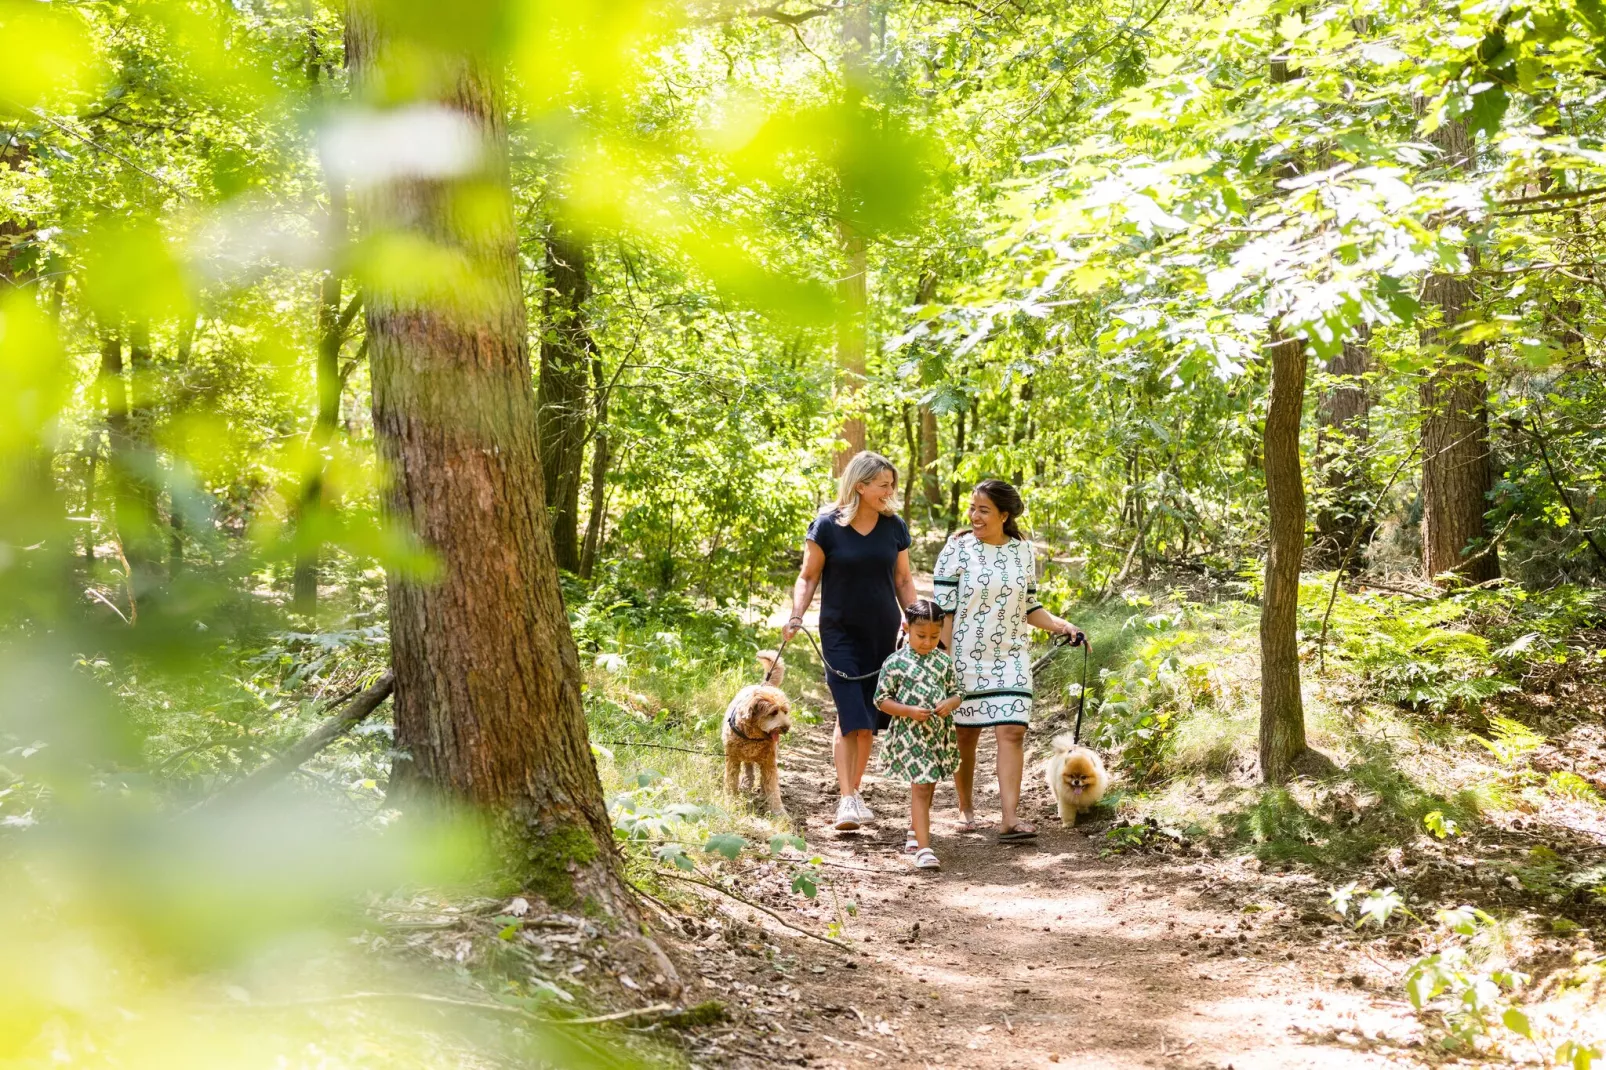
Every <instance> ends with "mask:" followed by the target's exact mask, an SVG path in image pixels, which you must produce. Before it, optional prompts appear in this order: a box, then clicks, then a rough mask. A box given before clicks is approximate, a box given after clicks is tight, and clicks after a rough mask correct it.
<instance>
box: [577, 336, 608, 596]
mask: <svg viewBox="0 0 1606 1070" xmlns="http://www.w3.org/2000/svg"><path fill="white" fill-rule="evenodd" d="M591 397H592V399H593V401H592V407H593V409H594V410H595V416H594V417H593V419H594V420H595V421H596V423H595V424H594V430H593V432H592V435H591V509H590V514H589V515H588V516H587V517H586V535H585V540H584V541H583V542H582V543H581V545H580V577H581V578H582V579H587V580H589V579H590V578H591V577H592V576H593V575H595V574H596V570H597V554H598V553H599V552H600V551H601V548H602V525H603V522H604V521H605V520H606V519H607V516H608V465H609V464H611V463H612V461H613V443H612V441H611V440H610V439H609V437H608V383H607V381H606V377H605V376H604V375H603V369H602V357H601V356H599V355H598V354H597V352H596V350H595V349H593V350H592V353H591Z"/></svg>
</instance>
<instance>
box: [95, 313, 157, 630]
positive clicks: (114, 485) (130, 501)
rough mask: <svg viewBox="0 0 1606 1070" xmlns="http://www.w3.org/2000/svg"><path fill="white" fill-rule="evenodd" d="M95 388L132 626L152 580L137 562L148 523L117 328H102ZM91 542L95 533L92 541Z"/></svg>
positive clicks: (121, 342)
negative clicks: (137, 479) (103, 420)
mask: <svg viewBox="0 0 1606 1070" xmlns="http://www.w3.org/2000/svg"><path fill="white" fill-rule="evenodd" d="M96 386H97V388H98V390H99V392H100V397H101V401H102V404H103V405H104V411H105V413H106V461H107V465H106V467H107V470H108V472H109V474H110V477H111V492H112V493H111V498H112V507H111V518H110V519H111V528H112V532H113V538H114V539H115V540H116V541H117V544H118V546H119V548H120V551H119V552H120V555H121V556H122V558H123V560H124V562H125V564H126V566H127V568H128V572H127V576H126V584H127V588H128V609H129V613H128V619H129V620H130V621H131V622H132V621H137V620H138V619H139V604H140V601H141V599H142V596H143V588H144V585H145V584H146V582H147V578H148V577H147V573H146V571H145V568H144V567H142V565H136V560H137V559H138V557H139V550H140V548H141V546H142V530H143V529H144V528H145V527H147V526H148V524H149V520H148V518H147V517H146V515H145V514H144V512H143V510H142V508H141V495H140V494H139V492H138V488H137V486H136V484H135V472H136V469H137V467H138V464H137V461H136V458H135V452H136V451H135V448H134V437H133V434H132V432H131V430H130V420H129V402H128V379H127V376H126V375H125V367H124V361H123V340H122V337H121V335H120V334H119V333H118V332H117V330H116V329H115V328H111V327H107V326H105V325H102V327H101V333H100V370H99V373H98V374H97V376H96ZM91 477H93V470H91ZM93 538H94V536H93V535H91V536H90V539H91V541H93ZM131 550H132V552H130V551H131Z"/></svg>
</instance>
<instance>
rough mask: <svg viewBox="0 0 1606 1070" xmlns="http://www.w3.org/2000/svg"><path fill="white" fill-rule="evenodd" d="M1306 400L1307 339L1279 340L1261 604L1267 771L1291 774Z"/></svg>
mask: <svg viewBox="0 0 1606 1070" xmlns="http://www.w3.org/2000/svg"><path fill="white" fill-rule="evenodd" d="M1304 404H1305V340H1304V339H1303V338H1274V339H1273V340H1272V345H1271V404H1270V406H1269V407H1268V408H1267V411H1266V430H1265V434H1264V437H1263V441H1264V444H1265V445H1264V451H1265V458H1266V504H1267V512H1268V513H1269V515H1270V524H1269V529H1270V531H1269V538H1268V540H1267V548H1266V589H1265V593H1264V595H1263V596H1262V601H1261V606H1260V775H1261V779H1262V780H1264V781H1265V782H1266V783H1268V784H1280V783H1282V782H1283V781H1284V780H1286V779H1287V778H1288V775H1289V773H1290V772H1291V771H1292V769H1293V765H1294V762H1295V760H1296V759H1298V758H1299V756H1300V755H1301V754H1303V753H1304V751H1305V706H1304V700H1303V699H1302V697H1301V695H1300V689H1299V630H1298V629H1299V567H1300V559H1301V558H1302V557H1303V555H1304V551H1305V485H1304V481H1303V476H1302V475H1301V473H1300V463H1299V420H1300V414H1301V410H1302V409H1303V408H1304Z"/></svg>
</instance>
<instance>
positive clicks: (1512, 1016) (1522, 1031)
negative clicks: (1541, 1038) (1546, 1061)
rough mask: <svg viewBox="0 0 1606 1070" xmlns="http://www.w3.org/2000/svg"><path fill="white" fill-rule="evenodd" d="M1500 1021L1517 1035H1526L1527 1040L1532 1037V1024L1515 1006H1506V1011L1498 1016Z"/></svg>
mask: <svg viewBox="0 0 1606 1070" xmlns="http://www.w3.org/2000/svg"><path fill="white" fill-rule="evenodd" d="M1500 1021H1501V1022H1503V1023H1504V1024H1505V1027H1506V1028H1507V1029H1509V1030H1511V1031H1512V1032H1513V1033H1515V1034H1517V1035H1518V1036H1519V1037H1527V1038H1528V1039H1529V1040H1532V1039H1533V1038H1534V1033H1533V1025H1532V1024H1531V1023H1530V1022H1529V1021H1528V1016H1527V1015H1526V1014H1524V1013H1522V1012H1521V1011H1519V1010H1518V1009H1517V1008H1515V1007H1507V1008H1506V1013H1504V1014H1502V1015H1501V1016H1500Z"/></svg>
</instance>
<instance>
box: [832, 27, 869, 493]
mask: <svg viewBox="0 0 1606 1070" xmlns="http://www.w3.org/2000/svg"><path fill="white" fill-rule="evenodd" d="M869 79H870V5H869V0H847V2H846V3H845V4H844V6H843V9H842V98H843V105H844V110H845V111H846V112H847V113H849V114H856V113H857V112H858V110H859V109H860V108H861V107H862V106H863V101H864V96H865V92H866V90H867V89H868V87H869ZM838 186H839V188H838V191H837V197H838V204H837V219H836V230H837V239H838V241H839V243H840V249H841V266H840V267H839V268H838V272H839V275H838V281H837V288H836V292H837V312H836V316H837V320H836V364H837V372H838V374H839V375H840V376H841V387H840V389H841V393H840V395H839V398H838V401H839V404H841V405H842V407H843V408H845V409H846V410H847V411H848V415H846V416H844V417H843V420H842V429H841V431H840V433H839V435H838V437H839V439H840V440H841V443H842V445H841V447H840V448H839V449H838V450H837V454H836V458H835V461H834V464H833V468H834V470H835V471H836V472H837V473H838V474H840V473H841V471H842V469H843V467H844V466H845V465H846V464H847V462H848V461H849V460H850V459H852V457H853V455H854V454H855V453H858V452H859V451H860V450H862V449H864V417H863V416H861V415H859V414H858V412H857V409H858V404H859V399H858V395H859V388H860V387H861V386H862V385H863V383H864V377H865V351H866V350H867V348H868V337H869V334H868V332H869V316H868V305H869V301H868V285H867V284H868V280H869V273H870V261H869V242H868V241H867V240H866V236H865V230H864V227H865V222H864V219H863V211H862V202H863V198H862V195H861V193H860V191H859V190H858V189H856V188H854V183H853V180H852V178H851V177H850V176H849V175H848V174H847V173H846V172H844V173H843V174H841V175H840V176H838Z"/></svg>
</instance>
